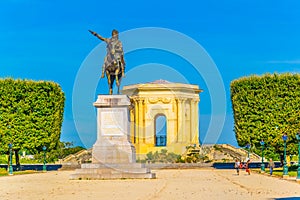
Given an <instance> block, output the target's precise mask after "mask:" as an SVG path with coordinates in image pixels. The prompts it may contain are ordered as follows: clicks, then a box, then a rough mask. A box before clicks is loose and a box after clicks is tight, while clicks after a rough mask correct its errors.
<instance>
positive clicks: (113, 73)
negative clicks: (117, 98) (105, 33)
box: [89, 30, 125, 94]
mask: <svg viewBox="0 0 300 200" xmlns="http://www.w3.org/2000/svg"><path fill="white" fill-rule="evenodd" d="M89 31H90V30H89ZM90 33H92V34H93V35H94V36H96V37H97V38H99V39H100V40H102V41H105V42H106V44H107V46H106V51H107V54H106V57H105V59H104V63H103V66H102V75H101V78H104V75H105V74H106V77H107V81H108V86H109V94H113V85H114V81H116V85H117V87H118V94H119V93H120V83H121V79H122V77H124V75H125V74H124V71H125V61H124V52H123V46H122V43H121V41H120V40H119V37H118V36H119V35H118V31H117V30H113V31H112V38H104V37H102V36H100V35H99V34H97V33H96V32H94V31H90ZM104 72H105V73H104Z"/></svg>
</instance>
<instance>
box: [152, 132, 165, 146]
mask: <svg viewBox="0 0 300 200" xmlns="http://www.w3.org/2000/svg"><path fill="white" fill-rule="evenodd" d="M166 144H167V137H166V136H165V135H157V136H156V140H155V146H158V147H161V146H166Z"/></svg>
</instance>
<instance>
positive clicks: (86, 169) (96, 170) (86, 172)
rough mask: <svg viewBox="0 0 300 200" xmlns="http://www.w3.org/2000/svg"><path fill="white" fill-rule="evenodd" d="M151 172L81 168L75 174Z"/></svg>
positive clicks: (147, 170) (126, 169) (146, 171)
mask: <svg viewBox="0 0 300 200" xmlns="http://www.w3.org/2000/svg"><path fill="white" fill-rule="evenodd" d="M149 172H150V170H149V169H148V168H81V169H76V170H75V173H83V174H89V173H97V174H99V173H100V174H113V173H135V174H141V173H149Z"/></svg>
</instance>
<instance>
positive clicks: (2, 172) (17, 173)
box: [0, 168, 41, 176]
mask: <svg viewBox="0 0 300 200" xmlns="http://www.w3.org/2000/svg"><path fill="white" fill-rule="evenodd" d="M33 173H41V172H38V171H35V170H26V171H18V172H13V175H20V174H33ZM0 176H8V171H7V170H6V169H3V168H1V169H0Z"/></svg>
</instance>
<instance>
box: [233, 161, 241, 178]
mask: <svg viewBox="0 0 300 200" xmlns="http://www.w3.org/2000/svg"><path fill="white" fill-rule="evenodd" d="M240 164H241V162H240V161H239V160H238V159H236V160H235V164H234V168H235V169H236V173H237V175H240Z"/></svg>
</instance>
